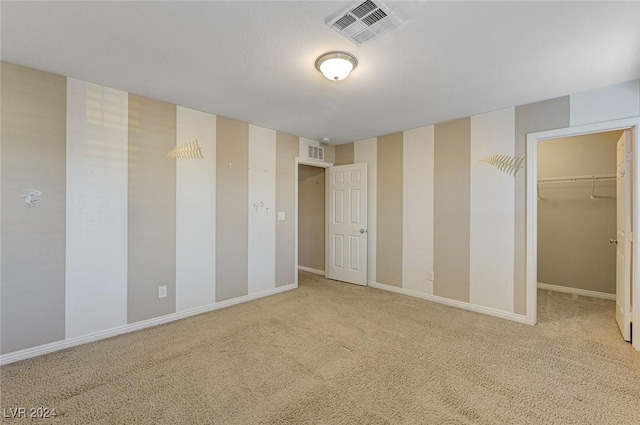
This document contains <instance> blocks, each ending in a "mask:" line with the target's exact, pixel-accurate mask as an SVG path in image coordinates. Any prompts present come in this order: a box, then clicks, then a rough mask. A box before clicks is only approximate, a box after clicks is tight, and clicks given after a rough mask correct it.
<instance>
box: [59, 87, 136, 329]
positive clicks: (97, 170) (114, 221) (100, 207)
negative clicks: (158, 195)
mask: <svg viewBox="0 0 640 425" xmlns="http://www.w3.org/2000/svg"><path fill="white" fill-rule="evenodd" d="M128 129H129V95H128V93H126V92H123V91H119V90H114V89H110V88H106V87H103V86H99V85H96V84H89V83H85V82H83V81H79V80H75V79H72V78H69V79H68V80H67V169H66V172H67V200H66V201H67V224H66V242H67V245H66V251H67V256H66V286H65V296H66V300H65V304H66V306H67V307H66V320H65V323H66V331H65V332H66V336H67V338H72V337H76V336H81V335H86V334H90V333H93V332H98V331H100V330H103V329H109V328H113V327H116V326H123V325H126V324H127V264H128V261H127V241H128V226H127V210H128V192H129V183H128V165H129V163H128V161H129V154H128V146H129V130H128Z"/></svg>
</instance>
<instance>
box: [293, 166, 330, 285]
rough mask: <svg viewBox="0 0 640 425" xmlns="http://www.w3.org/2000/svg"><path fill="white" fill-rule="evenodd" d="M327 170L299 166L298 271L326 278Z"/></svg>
mask: <svg viewBox="0 0 640 425" xmlns="http://www.w3.org/2000/svg"><path fill="white" fill-rule="evenodd" d="M325 170H326V168H322V167H317V166H312V165H306V164H299V165H298V270H302V271H306V272H309V273H315V274H319V275H321V276H324V275H325V215H326V206H325Z"/></svg>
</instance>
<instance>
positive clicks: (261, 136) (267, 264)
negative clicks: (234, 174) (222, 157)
mask: <svg viewBox="0 0 640 425" xmlns="http://www.w3.org/2000/svg"><path fill="white" fill-rule="evenodd" d="M247 208H248V214H249V229H248V232H249V234H248V237H249V246H248V250H249V251H248V256H249V258H248V263H249V264H248V266H249V271H248V285H249V287H248V290H249V292H248V293H249V294H254V293H256V292H262V291H266V290H268V289H271V288H274V287H275V282H276V216H277V212H276V132H275V131H274V130H269V129H266V128H262V127H258V126H255V125H249V204H248V205H247Z"/></svg>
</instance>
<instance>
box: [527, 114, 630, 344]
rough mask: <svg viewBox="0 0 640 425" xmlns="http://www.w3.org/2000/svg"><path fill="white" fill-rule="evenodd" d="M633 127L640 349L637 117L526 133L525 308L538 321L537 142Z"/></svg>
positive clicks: (530, 320) (531, 320)
mask: <svg viewBox="0 0 640 425" xmlns="http://www.w3.org/2000/svg"><path fill="white" fill-rule="evenodd" d="M627 129H633V136H632V140H631V149H632V155H633V166H632V170H633V175H632V178H631V181H632V195H631V196H632V200H631V205H632V206H631V209H632V217H631V227H632V230H633V233H634V235H633V239H634V240H633V242H632V246H633V249H632V252H633V255H632V257H631V269H632V273H631V292H632V297H633V300H634V302H633V307H632V310H633V316H632V322H633V323H634V325H635V326H633V327H632V340H633V347H634V348H635V349H636V350H638V351H640V270H639V267H640V249H636V243H635V240H636V238H637V236H636V233H638V231H639V229H640V220H639V217H640V214H639V211H640V196H634V193H637V192H638V190H639V188H640V168H639V167H640V149H638V137H639V134H640V117H636V118H627V119H622V120H615V121H607V122H601V123H596V124H587V125H580V126H575V127H567V128H560V129H557V130H548V131H541V132H537V133H530V134H528V135H527V157H526V224H525V227H526V241H527V242H526V263H525V270H526V295H527V310H526V323H528V324H530V325H535V324H536V322H537V304H538V294H537V286H538V282H537V280H538V270H537V265H538V197H537V193H538V192H537V182H538V142H540V141H543V140H549V139H557V138H561V137H571V136H580V135H584V134H592V133H602V132H605V131H615V130H627Z"/></svg>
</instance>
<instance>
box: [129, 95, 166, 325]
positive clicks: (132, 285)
mask: <svg viewBox="0 0 640 425" xmlns="http://www.w3.org/2000/svg"><path fill="white" fill-rule="evenodd" d="M175 144H176V106H175V105H172V104H170V103H166V102H160V101H158V100H154V99H149V98H146V97H142V96H136V95H133V94H130V95H129V190H128V194H129V197H128V212H129V216H128V229H129V238H128V239H129V240H128V245H127V246H128V249H127V252H128V255H129V258H128V261H127V264H128V272H127V282H128V284H127V288H128V292H127V322H128V323H135V322H139V321H141V320H145V319H151V318H153V317H158V316H163V315H165V314H170V313H174V312H175V311H176V297H175V295H176V285H175V276H176V163H175V161H171V162H169V161H165V160H164V156H165V155H166V154H167V152H169V151H170V150H171V149H172V148H173V147H174V146H175ZM151 212H153V213H151ZM159 286H167V297H166V298H162V299H160V298H158V296H157V294H158V287H159Z"/></svg>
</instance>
